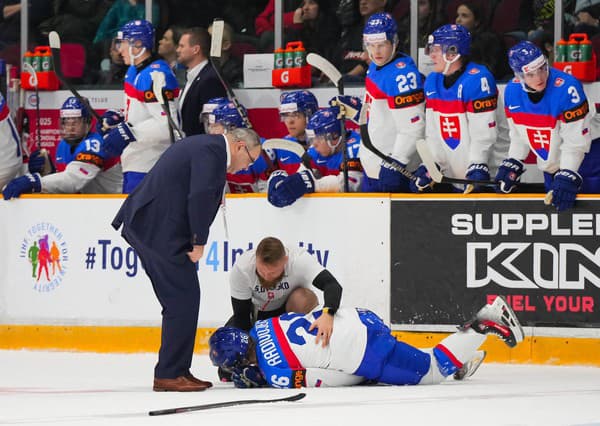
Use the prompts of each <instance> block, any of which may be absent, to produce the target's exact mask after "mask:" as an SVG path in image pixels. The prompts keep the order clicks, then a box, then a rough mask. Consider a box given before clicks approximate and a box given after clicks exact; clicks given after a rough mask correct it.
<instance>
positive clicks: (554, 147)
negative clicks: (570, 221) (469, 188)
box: [496, 42, 600, 211]
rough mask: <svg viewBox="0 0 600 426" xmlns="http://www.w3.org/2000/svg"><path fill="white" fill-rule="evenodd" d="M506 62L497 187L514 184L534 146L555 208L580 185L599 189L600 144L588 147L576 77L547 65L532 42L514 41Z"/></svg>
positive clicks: (567, 202)
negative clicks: (505, 132) (506, 141)
mask: <svg viewBox="0 0 600 426" xmlns="http://www.w3.org/2000/svg"><path fill="white" fill-rule="evenodd" d="M508 63H509V65H510V67H511V68H512V70H513V71H514V73H515V78H514V79H513V80H512V81H511V82H509V83H508V84H507V85H506V90H505V92H504V99H505V111H506V116H507V118H508V123H509V126H510V141H511V142H510V149H509V152H508V158H506V159H505V160H504V161H503V163H502V166H501V167H500V168H499V170H498V174H497V175H496V180H497V181H498V182H500V186H499V188H500V191H502V192H505V193H509V192H511V191H512V190H513V189H514V188H515V187H516V186H518V184H519V179H520V176H521V175H522V174H523V172H524V171H525V168H524V165H523V161H524V160H525V158H526V157H527V155H528V154H529V152H530V151H533V153H534V154H535V155H536V157H537V166H538V168H539V169H540V170H542V171H543V172H544V184H545V186H546V190H547V191H552V194H551V196H552V204H553V205H554V206H555V207H556V209H557V210H558V211H564V210H567V209H569V208H571V207H572V206H573V204H574V203H575V198H576V196H577V193H578V192H580V191H581V192H593V193H598V192H600V170H598V166H597V164H598V163H599V162H600V144H593V145H592V150H591V151H590V144H591V136H590V135H591V133H592V132H591V131H590V114H589V106H588V101H587V98H586V96H585V93H584V91H583V87H582V86H581V83H579V81H578V80H577V79H576V78H575V77H573V76H572V75H570V74H567V73H564V72H562V71H559V70H557V69H554V68H549V67H548V61H547V59H546V57H545V56H544V55H543V53H542V51H541V50H540V49H539V48H538V47H537V46H536V45H534V44H533V43H531V42H521V43H518V44H517V45H515V46H513V47H512V48H511V49H510V50H509V52H508ZM594 132H595V131H594ZM594 136H595V137H598V136H600V135H594ZM588 151H590V152H589V153H588ZM586 153H588V154H586Z"/></svg>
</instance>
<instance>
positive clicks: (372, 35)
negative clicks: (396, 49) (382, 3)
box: [363, 13, 398, 44]
mask: <svg viewBox="0 0 600 426" xmlns="http://www.w3.org/2000/svg"><path fill="white" fill-rule="evenodd" d="M385 40H389V41H391V42H392V44H396V43H397V42H398V24H396V20H395V19H394V18H393V17H392V15H390V14H389V13H375V14H373V15H371V16H370V17H369V19H368V20H367V22H366V23H365V26H364V29H363V42H364V43H365V44H366V43H375V42H381V41H385Z"/></svg>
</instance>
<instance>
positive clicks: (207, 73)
mask: <svg viewBox="0 0 600 426" xmlns="http://www.w3.org/2000/svg"><path fill="white" fill-rule="evenodd" d="M225 96H227V94H226V92H225V88H224V87H223V84H222V83H221V80H219V77H218V76H217V73H216V72H215V70H214V68H213V66H212V64H211V63H210V61H209V62H208V64H206V65H205V66H204V68H202V70H201V71H200V73H199V74H198V75H197V76H196V78H195V79H194V81H193V82H192V83H191V86H190V88H189V89H188V91H187V92H186V94H185V98H184V99H183V104H182V105H181V129H182V130H183V131H184V132H185V134H186V136H192V135H198V134H201V133H205V129H204V125H203V124H202V122H201V121H200V114H201V113H202V107H203V106H204V104H205V103H206V102H207V101H208V100H209V99H212V98H217V97H225Z"/></svg>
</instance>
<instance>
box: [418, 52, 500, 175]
mask: <svg viewBox="0 0 600 426" xmlns="http://www.w3.org/2000/svg"><path fill="white" fill-rule="evenodd" d="M425 98H426V123H427V128H426V132H425V134H426V140H427V144H428V146H429V148H430V149H431V152H432V154H433V156H434V159H435V161H436V163H437V164H438V165H439V166H440V168H441V171H442V173H443V174H444V175H446V176H449V177H453V178H464V177H465V174H466V171H467V168H468V167H469V165H470V164H480V163H483V164H487V165H488V167H489V169H490V175H491V176H494V175H495V173H496V170H497V167H498V166H499V165H500V163H501V162H502V160H503V159H504V158H506V154H507V151H508V140H507V139H506V137H505V136H504V137H500V138H499V136H498V133H499V130H498V128H499V126H500V125H501V124H502V123H503V122H504V123H505V117H504V116H503V114H502V110H498V88H497V87H496V80H495V79H494V77H493V76H492V74H491V73H490V72H489V70H488V69H487V68H486V67H485V66H483V65H479V64H475V63H472V62H470V63H468V64H467V65H466V66H465V70H464V72H463V73H462V75H461V76H460V77H458V79H457V80H456V81H455V82H454V84H452V85H451V86H450V87H448V88H446V87H445V86H444V75H443V74H442V73H438V72H433V73H431V74H429V75H428V76H427V79H426V80H425ZM492 153H493V155H492Z"/></svg>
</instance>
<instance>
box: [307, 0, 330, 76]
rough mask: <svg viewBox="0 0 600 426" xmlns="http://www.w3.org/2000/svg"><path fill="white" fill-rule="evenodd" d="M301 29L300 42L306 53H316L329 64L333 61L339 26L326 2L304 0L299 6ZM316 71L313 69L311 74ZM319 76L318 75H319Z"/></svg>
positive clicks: (325, 0) (324, 0)
mask: <svg viewBox="0 0 600 426" xmlns="http://www.w3.org/2000/svg"><path fill="white" fill-rule="evenodd" d="M301 10H302V15H301V19H302V29H301V30H300V40H301V41H302V43H303V44H304V48H305V49H306V52H307V53H311V52H312V53H317V54H319V55H321V56H323V57H324V58H326V59H327V60H329V61H330V62H334V61H335V54H336V45H337V43H338V40H339V38H340V26H339V25H338V21H337V19H336V17H335V15H334V14H333V13H332V11H331V8H330V6H329V1H328V0H304V1H303V2H302V5H301ZM317 71H318V70H315V69H313V72H317ZM319 74H320V73H319Z"/></svg>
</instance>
